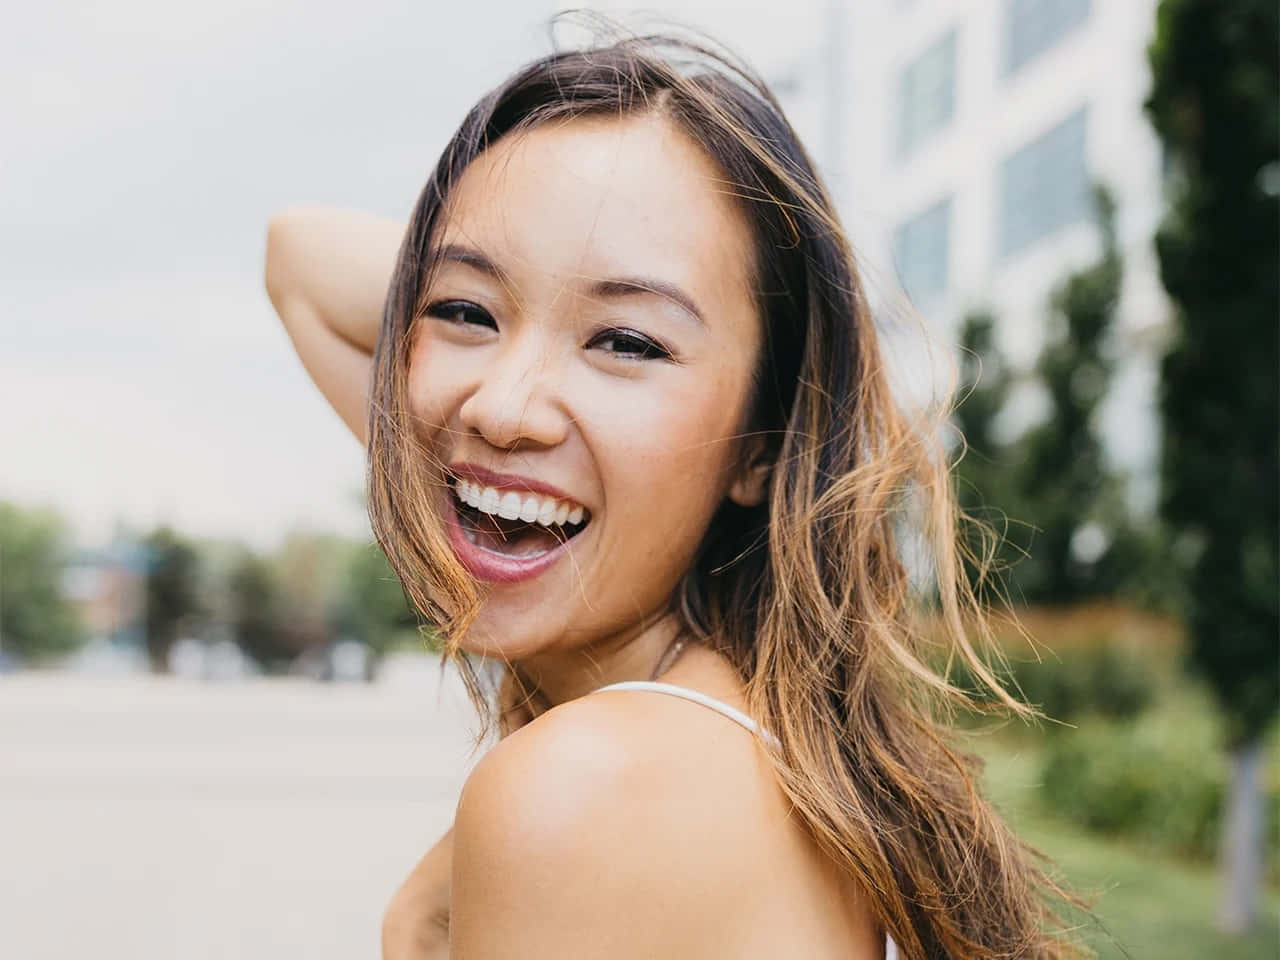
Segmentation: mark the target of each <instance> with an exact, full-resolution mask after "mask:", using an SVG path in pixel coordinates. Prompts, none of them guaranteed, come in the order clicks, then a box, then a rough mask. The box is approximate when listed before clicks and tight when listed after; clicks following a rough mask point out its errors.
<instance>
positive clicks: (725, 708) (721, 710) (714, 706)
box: [593, 680, 778, 747]
mask: <svg viewBox="0 0 1280 960" xmlns="http://www.w3.org/2000/svg"><path fill="white" fill-rule="evenodd" d="M605 690H644V691H648V692H650V693H665V694H668V695H670V696H673V697H679V698H680V699H682V700H688V701H690V702H692V703H700V704H702V705H703V706H704V707H708V708H710V709H711V710H714V711H715V712H716V713H718V714H720V715H721V716H725V717H728V718H729V719H730V720H732V721H734V722H735V723H738V724H741V725H742V726H744V727H746V728H747V729H748V730H750V731H751V732H752V733H754V734H757V735H759V736H760V737H761V738H762V739H763V740H764V741H765V742H766V743H768V744H769V745H770V746H772V747H776V746H778V740H777V738H776V737H774V735H773V734H771V733H769V731H767V730H761V729H760V727H759V726H758V725H757V724H756V722H755V721H754V720H752V719H751V718H750V717H749V716H747V715H746V714H745V713H743V712H742V711H741V710H739V709H737V708H736V707H731V706H729V704H727V703H722V702H721V701H719V700H717V699H716V698H715V697H709V696H707V695H706V694H705V693H701V692H699V691H697V690H690V689H689V688H688V687H681V686H677V685H676V684H674V683H658V682H655V681H653V680H624V681H623V682H621V683H611V684H609V685H608V686H606V687H601V688H600V689H599V690H595V691H593V692H595V693H603V692H604V691H605Z"/></svg>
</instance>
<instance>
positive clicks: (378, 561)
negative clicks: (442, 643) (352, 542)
mask: <svg viewBox="0 0 1280 960" xmlns="http://www.w3.org/2000/svg"><path fill="white" fill-rule="evenodd" d="M338 622H339V624H340V626H341V629H343V630H345V631H349V632H350V633H351V634H352V635H354V636H355V637H357V638H358V639H360V640H362V641H364V642H365V643H366V644H368V645H369V647H370V648H371V649H373V650H374V651H375V652H376V653H385V652H386V651H387V650H388V649H389V648H390V647H391V646H393V645H394V643H395V642H396V639H397V637H403V636H406V635H408V634H410V633H412V632H414V631H415V630H416V629H417V627H418V618H417V616H416V615H415V614H414V612H413V610H412V608H411V607H410V606H409V603H408V601H407V600H406V599H405V595H404V588H403V587H402V586H401V585H400V580H399V578H398V577H397V576H396V574H395V571H394V570H392V569H391V564H390V563H388V562H387V558H386V555H385V554H384V553H383V552H382V549H381V548H380V547H379V546H378V544H377V543H368V544H361V545H359V546H357V547H356V548H355V549H353V550H352V551H351V554H350V556H349V558H348V562H347V568H346V572H345V576H344V578H343V587H342V592H341V601H340V604H339V611H338Z"/></svg>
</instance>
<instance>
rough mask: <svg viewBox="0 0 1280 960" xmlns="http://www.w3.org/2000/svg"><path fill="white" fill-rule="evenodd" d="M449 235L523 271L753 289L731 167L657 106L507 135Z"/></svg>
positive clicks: (452, 205)
mask: <svg viewBox="0 0 1280 960" xmlns="http://www.w3.org/2000/svg"><path fill="white" fill-rule="evenodd" d="M439 245H440V246H442V247H443V246H464V247H468V248H473V249H478V250H480V251H481V252H483V253H484V255H485V256H487V257H488V258H490V259H491V260H492V261H494V262H495V263H496V264H497V265H498V266H500V267H501V268H502V269H503V270H504V271H505V272H506V273H508V274H509V275H511V276H512V277H515V278H518V276H519V275H520V274H525V273H527V274H541V275H544V276H546V277H548V278H559V279H560V280H562V281H563V280H564V279H567V278H570V277H607V276H618V275H638V276H650V277H654V278H657V279H661V280H664V281H667V282H670V283H674V284H678V285H680V286H682V287H692V288H696V289H697V291H698V292H699V293H700V294H701V295H702V296H705V297H708V298H720V299H724V298H735V297H740V296H744V295H746V293H747V291H748V290H749V289H750V284H749V282H748V279H749V278H748V276H747V270H748V264H749V263H750V257H749V253H748V251H749V250H750V248H751V241H750V235H749V230H748V227H747V224H746V221H745V218H744V217H743V215H742V212H741V210H740V208H739V205H738V203H737V201H736V200H735V198H734V196H733V194H732V191H731V190H730V189H729V186H728V184H727V183H726V182H725V179H724V176H723V174H722V173H721V172H720V171H719V169H718V167H717V166H716V164H715V163H714V162H713V161H712V160H711V158H710V157H708V156H707V155H706V154H705V153H704V152H703V151H702V149H701V148H699V147H698V146H697V145H695V144H694V143H693V142H692V141H691V140H690V139H689V138H688V137H687V136H686V135H685V134H683V133H682V132H681V131H679V130H677V129H676V128H675V127H674V126H673V125H672V124H671V123H670V122H669V121H668V120H666V119H664V118H661V117H657V116H652V115H641V116H634V117H627V118H622V119H617V118H580V119H575V120H572V121H569V122H566V123H556V124H551V123H548V124H544V125H541V126H538V127H534V128H533V129H531V130H529V131H525V132H521V133H519V134H515V135H511V136H509V137H507V138H504V139H503V140H500V141H499V142H498V143H497V144H495V145H494V146H493V147H491V148H490V149H489V150H487V151H486V152H485V153H483V154H481V155H480V156H479V157H478V158H477V159H476V160H475V161H474V162H473V163H472V164H471V165H470V166H469V167H468V168H467V170H466V171H465V172H464V173H463V175H462V177H461V178H460V179H459V180H458V182H457V184H456V185H455V187H454V189H453V190H452V191H451V193H450V197H449V201H448V206H447V210H446V218H445V224H444V231H443V235H442V237H441V239H440V243H439Z"/></svg>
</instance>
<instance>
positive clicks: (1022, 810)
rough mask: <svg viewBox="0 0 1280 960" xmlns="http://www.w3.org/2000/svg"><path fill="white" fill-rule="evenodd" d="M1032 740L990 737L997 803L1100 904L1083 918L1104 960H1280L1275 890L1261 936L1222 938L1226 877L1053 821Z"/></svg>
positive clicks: (983, 749)
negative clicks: (1041, 798) (1039, 795)
mask: <svg viewBox="0 0 1280 960" xmlns="http://www.w3.org/2000/svg"><path fill="white" fill-rule="evenodd" d="M1022 741H1023V738H1008V737H1003V736H1002V737H985V738H982V739H981V740H980V741H979V742H978V743H977V744H976V748H977V750H978V752H979V753H981V754H982V755H983V757H984V758H985V759H986V761H987V782H988V789H989V791H990V794H991V796H992V799H993V800H994V801H995V802H996V804H997V805H998V806H999V807H1000V809H1001V810H1002V811H1003V812H1004V813H1005V815H1006V816H1007V817H1008V818H1009V821H1010V822H1011V824H1012V825H1013V826H1014V828H1015V829H1016V830H1017V831H1018V833H1019V834H1020V835H1021V836H1022V837H1024V838H1025V839H1026V840H1027V841H1028V842H1029V843H1031V844H1032V846H1034V847H1036V848H1037V849H1039V850H1041V851H1042V852H1043V853H1045V854H1047V855H1048V856H1049V857H1050V858H1052V860H1053V861H1054V862H1055V863H1056V865H1057V867H1058V869H1059V871H1060V874H1061V877H1062V879H1064V880H1065V881H1066V883H1067V885H1068V886H1070V887H1071V888H1072V889H1073V890H1075V891H1076V892H1077V893H1079V894H1081V895H1083V896H1084V897H1085V898H1086V899H1087V900H1090V901H1091V902H1092V903H1093V908H1094V914H1095V918H1096V919H1092V920H1091V919H1089V918H1082V919H1081V920H1080V921H1079V922H1080V923H1081V926H1082V928H1083V929H1082V934H1083V939H1084V941H1085V942H1086V943H1087V944H1088V945H1089V946H1090V947H1092V948H1093V949H1094V950H1096V951H1097V954H1098V956H1099V957H1100V958H1103V960H1112V958H1115V960H1120V958H1132V960H1148V958H1151V960H1156V958H1159V960H1184V958H1185V960H1193V958H1194V960H1205V958H1208V960H1276V958H1277V957H1280V893H1277V891H1276V890H1275V889H1274V888H1271V889H1268V890H1267V891H1266V894H1265V897H1264V904H1263V909H1262V911H1261V913H1262V917H1261V921H1260V923H1259V924H1258V928H1257V929H1256V930H1255V932H1254V933H1253V934H1252V935H1250V936H1249V937H1245V938H1238V937H1231V936H1227V935H1226V934H1223V933H1221V932H1219V931H1218V930H1217V928H1216V926H1215V923H1214V920H1215V915H1216V911H1217V905H1218V897H1219V881H1218V875H1217V871H1216V870H1215V869H1213V868H1212V867H1211V866H1209V865H1204V864H1198V863H1191V862H1186V861H1182V860H1178V859H1175V858H1171V857H1167V856H1161V855H1157V854H1153V853H1152V852H1151V851H1149V850H1145V849H1141V848H1139V847H1137V846H1135V845H1131V844H1127V843H1125V842H1123V841H1119V840H1114V839H1110V838H1106V837H1100V836H1098V835H1096V834H1092V833H1089V832H1087V831H1084V830H1082V829H1080V828H1078V827H1075V826H1072V825H1069V824H1064V823H1062V822H1060V821H1056V820H1054V819H1052V818H1051V817H1048V816H1045V815H1044V814H1043V813H1042V812H1041V811H1039V810H1038V809H1037V804H1036V803H1035V792H1036V778H1037V777H1038V775H1039V770H1040V756H1039V750H1038V749H1037V748H1036V747H1035V746H1034V743H1028V742H1022Z"/></svg>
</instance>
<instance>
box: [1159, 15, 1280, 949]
mask: <svg viewBox="0 0 1280 960" xmlns="http://www.w3.org/2000/svg"><path fill="white" fill-rule="evenodd" d="M1278 34H1280V13H1278V12H1277V6H1276V3H1275V0H1236V2H1233V3H1221V2H1219V0H1162V2H1161V4H1160V6H1159V8H1158V13H1157V17H1156V32H1155V37H1154V39H1153V41H1152V43H1151V46H1150V48H1149V50H1148V57H1149V60H1150V64H1151V72H1152V90H1151V94H1150V97H1149V99H1148V101H1147V104H1146V107H1147V113H1148V116H1149V118H1150V120H1151V122H1152V124H1153V126H1154V127H1155V129H1156V132H1157V133H1158V134H1159V136H1160V138H1161V140H1162V141H1163V144H1164V147H1165V151H1166V156H1167V157H1168V160H1169V164H1170V168H1171V171H1172V174H1173V175H1172V177H1171V182H1170V185H1169V205H1168V210H1167V213H1166V216H1165V219H1164V222H1163V223H1162V225H1161V227H1160V230H1159V232H1158V234H1157V237H1156V249H1157V253H1158V254H1159V258H1160V275H1161V278H1162V280H1163V282H1164V286H1165V289H1166V290H1167V291H1168V293H1169V296H1170V298H1171V299H1172V301H1173V304H1174V335H1173V339H1172V344H1171V346H1170V349H1169V351H1168V353H1167V354H1166V356H1165V358H1164V363H1163V368H1162V371H1161V396H1160V410H1161V414H1162V419H1163V425H1164V426H1163V452H1162V465H1161V480H1162V493H1161V512H1162V514H1163V516H1164V517H1165V519H1166V521H1167V522H1168V524H1169V525H1170V526H1171V527H1172V528H1173V529H1174V530H1175V531H1176V532H1177V534H1178V537H1179V542H1180V543H1181V544H1183V546H1184V550H1183V551H1182V552H1184V553H1185V554H1187V555H1189V562H1188V568H1189V569H1188V571H1187V586H1188V589H1187V590H1186V591H1185V617H1186V622H1187V625H1188V630H1189V634H1190V641H1191V642H1190V660H1191V663H1192V664H1193V665H1194V667H1195V668H1196V669H1197V670H1198V671H1199V672H1200V673H1201V674H1202V675H1203V676H1204V677H1205V678H1206V679H1207V680H1208V682H1209V684H1210V686H1211V687H1212V688H1213V690H1214V692H1215V694H1216V695H1217V699H1218V701H1219V703H1220V704H1221V706H1222V709H1223V711H1224V713H1225V716H1226V717H1227V721H1228V725H1229V730H1230V741H1229V746H1230V748H1231V750H1232V753H1233V760H1234V763H1233V767H1234V774H1233V787H1232V792H1231V798H1230V799H1229V801H1228V805H1229V810H1228V816H1227V818H1226V824H1227V825H1226V829H1225V831H1224V836H1223V840H1224V844H1223V857H1224V866H1225V868H1226V880H1227V883H1226V887H1225V894H1224V899H1223V908H1222V922H1223V924H1224V926H1226V927H1227V928H1229V929H1233V930H1243V929H1247V928H1248V927H1249V926H1250V925H1251V923H1252V920H1253V914H1254V911H1255V908H1256V903H1257V896H1258V889H1259V885H1260V875H1261V863H1260V862H1259V861H1260V853H1259V851H1260V849H1261V842H1260V839H1259V838H1260V837H1261V831H1262V823H1261V821H1262V802H1261V801H1262V793H1261V791H1262V785H1261V782H1260V775H1261V765H1262V737H1263V734H1264V731H1265V730H1266V728H1267V727H1268V725H1269V724H1270V723H1271V721H1272V719H1273V718H1274V717H1275V715H1276V710H1277V704H1278V703H1280V675H1278V673H1277V669H1276V664H1277V653H1278V652H1280V650H1278V648H1277V636H1278V635H1280V613H1278V610H1277V580H1278V579H1280V576H1278V572H1280V563H1278V561H1277V554H1278V553H1280V544H1278V543H1277V528H1278V527H1280V510H1278V507H1277V495H1276V482H1277V476H1278V474H1280V468H1278V466H1280V465H1278V460H1277V435H1278V434H1280V418H1278V416H1277V410H1278V409H1280V404H1278V399H1280V398H1278V397H1277V368H1278V366H1280V356H1278V352H1280V351H1278V349H1277V317H1278V316H1280V272H1278V271H1277V263H1280V223H1278V215H1280V210H1278V209H1277V201H1276V188H1275V180H1276V178H1277V176H1278V175H1280V94H1278V93H1277V91H1278V90H1280V64H1278V60H1280V57H1278V55H1277V49H1276V37H1277V35H1278Z"/></svg>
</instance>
